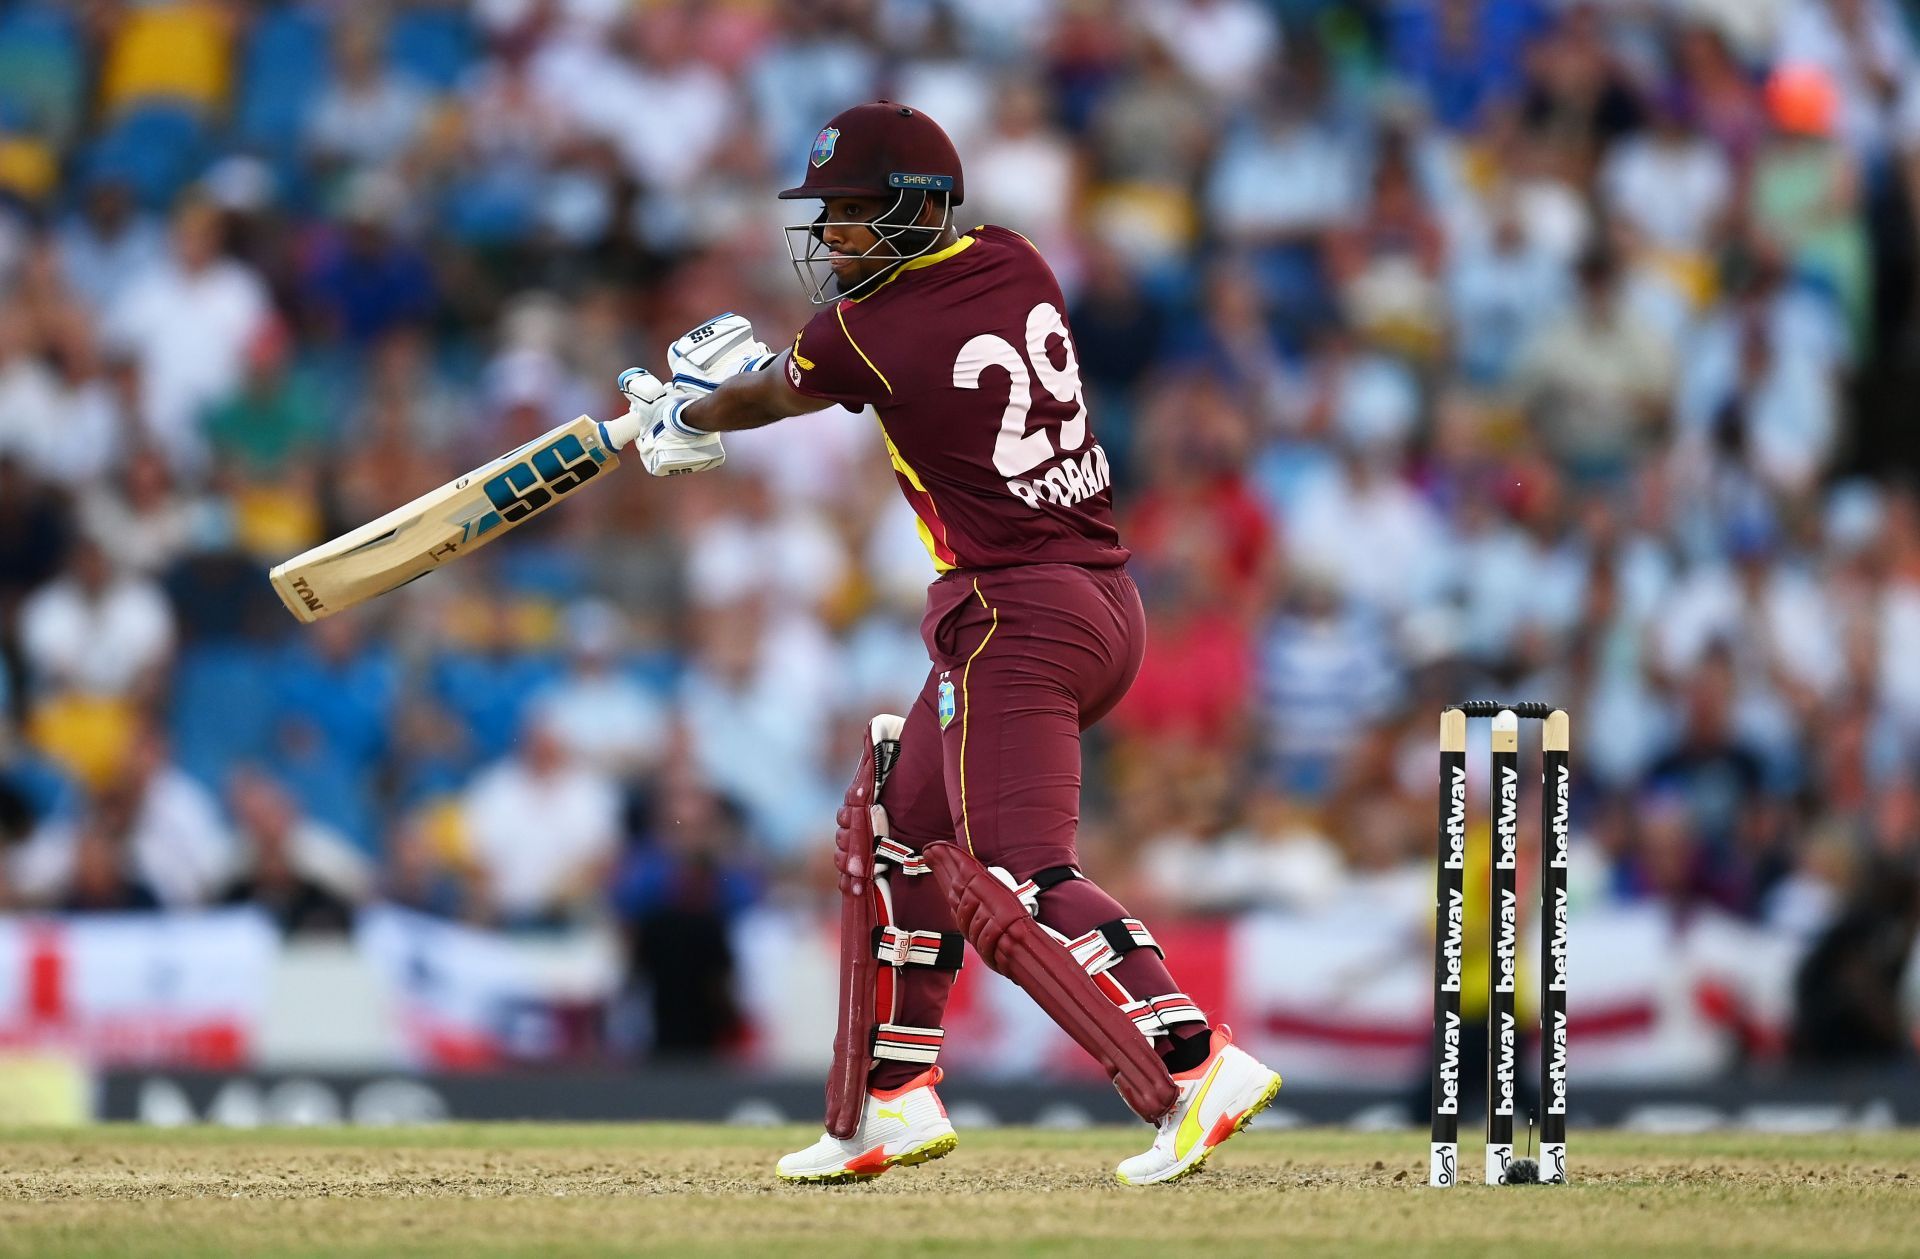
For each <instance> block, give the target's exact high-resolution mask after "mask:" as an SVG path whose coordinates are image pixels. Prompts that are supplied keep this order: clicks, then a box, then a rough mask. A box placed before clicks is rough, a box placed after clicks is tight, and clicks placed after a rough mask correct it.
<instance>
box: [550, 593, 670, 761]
mask: <svg viewBox="0 0 1920 1259" xmlns="http://www.w3.org/2000/svg"><path fill="white" fill-rule="evenodd" d="M565 634H566V646H567V671H566V673H565V674H563V675H562V676H561V677H560V678H559V679H558V680H557V681H555V682H554V684H553V685H552V686H551V687H550V688H548V689H547V690H546V691H545V692H544V693H542V694H541V695H540V696H538V697H536V698H535V699H534V701H533V711H534V712H535V713H536V714H538V716H537V717H536V718H535V719H536V720H537V721H539V722H540V723H541V724H542V725H544V726H545V727H547V728H548V729H550V730H552V731H553V733H554V735H555V737H556V738H558V739H559V740H560V742H561V743H562V744H564V745H565V747H566V750H567V752H568V754H569V755H570V756H571V757H573V759H575V760H576V761H578V762H579V763H581V764H582V765H586V766H589V767H591V768H592V769H594V770H596V771H598V772H600V773H604V774H607V775H609V776H610V777H613V778H615V779H620V780H627V779H630V778H631V777H633V776H634V775H637V774H643V773H646V772H647V771H649V770H652V769H653V768H655V767H656V766H657V765H658V764H659V761H660V758H661V756H662V754H663V753H664V751H665V748H666V741H667V713H666V711H665V707H664V705H663V704H662V703H661V702H660V699H659V698H658V697H657V696H655V695H654V694H653V693H652V692H651V691H649V690H648V689H647V688H646V687H644V686H642V685H641V684H640V683H639V682H638V681H636V680H635V679H634V678H633V677H632V676H631V675H630V674H629V673H628V672H627V671H626V668H625V666H626V664H627V649H628V648H627V642H626V638H627V629H626V624H625V622H624V620H623V618H622V617H621V615H620V613H619V611H618V610H617V609H616V608H614V607H613V606H611V605H610V604H606V603H602V602H599V601H597V600H593V601H585V600H583V601H581V602H580V603H576V604H574V605H573V606H572V607H571V608H569V609H568V610H567V619H566V628H565Z"/></svg>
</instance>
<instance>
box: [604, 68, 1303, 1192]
mask: <svg viewBox="0 0 1920 1259" xmlns="http://www.w3.org/2000/svg"><path fill="white" fill-rule="evenodd" d="M965 195H966V183H965V178H964V176H963V174H962V171H961V166H960V158H959V155H958V153H956V152H955V150H954V147H953V142H952V141H951V140H949V139H948V138H947V135H946V133H945V132H944V131H942V130H941V128H940V127H939V126H938V124H936V123H935V122H934V121H933V119H931V118H929V117H927V116H926V115H925V114H923V113H920V112H919V111H917V110H914V109H910V108H907V107H906V106H903V105H899V104H895V103H892V102H888V101H875V102H871V103H869V104H865V105H859V106H856V107H854V108H852V109H849V110H847V111H846V112H844V113H842V114H840V115H839V116H838V117H836V118H834V119H833V120H832V121H831V122H829V123H828V124H827V125H826V126H825V127H823V128H821V130H820V133H819V135H818V136H817V137H816V138H815V140H814V142H813V148H812V150H811V152H810V153H809V154H808V155H807V167H806V177H805V179H803V180H802V181H801V183H800V184H799V185H798V186H797V187H793V188H789V189H787V190H786V191H784V192H782V193H780V196H781V198H783V199H787V200H812V201H818V202H820V203H821V209H820V212H819V213H818V214H817V215H815V216H814V217H813V219H812V220H811V221H810V222H807V223H802V224H796V225H795V226H792V227H789V228H788V229H787V232H788V254H789V257H790V258H791V260H792V261H793V264H794V268H795V271H796V273H797V274H799V276H800V277H801V280H802V283H803V285H804V286H805V287H806V289H807V296H808V299H809V300H810V301H811V302H812V303H813V304H814V305H816V306H818V307H820V311H819V313H818V314H816V315H815V316H814V317H813V319H812V320H811V321H810V322H808V324H807V325H806V327H804V328H803V329H801V331H800V333H799V335H797V336H796V337H795V338H794V339H793V343H792V345H790V346H788V347H787V348H786V349H784V350H781V351H778V352H770V351H769V350H768V348H767V347H766V346H765V345H763V344H761V343H760V342H759V341H757V340H755V339H754V335H753V329H752V328H751V327H750V326H749V325H748V323H747V321H746V320H745V319H742V318H740V317H739V316H737V315H724V316H721V317H719V318H717V319H714V320H711V321H709V322H707V323H705V324H703V325H701V326H700V327H698V328H696V329H694V330H693V331H692V332H689V333H688V334H687V335H686V336H685V337H682V338H681V339H680V340H679V341H678V342H676V343H675V344H674V345H673V347H672V348H671V350H670V351H669V355H668V365H669V369H670V371H671V376H672V379H671V380H670V381H666V382H662V381H659V380H657V379H656V378H654V377H653V376H651V375H650V374H648V373H647V372H646V371H645V370H644V369H640V368H633V369H629V370H628V371H627V372H625V373H623V374H622V376H621V388H622V390H623V391H624V392H625V393H626V395H627V396H628V398H629V399H630V400H631V402H632V403H633V408H634V411H635V413H636V414H637V415H638V417H639V419H640V420H641V432H640V437H639V438H638V442H637V445H638V448H639V450H640V452H641V454H642V456H643V459H644V462H645V463H646V466H647V467H648V469H649V470H650V471H655V472H661V473H664V472H669V471H671V472H691V471H699V470H701V469H703V468H708V467H713V466H717V465H718V464H720V463H721V462H723V461H724V460H725V458H726V453H725V450H724V448H723V447H722V445H721V437H720V434H722V433H731V432H738V431H740V430H743V429H751V428H760V427H762V426H764V425H767V424H772V423H774V422H775V421H778V420H784V419H788V418H790V417H793V416H797V415H804V414H806V413H808V412H811V411H818V410H820V409H822V408H824V407H827V406H829V405H832V404H835V403H838V404H840V405H843V406H847V407H852V408H856V409H858V408H864V407H872V408H873V409H874V411H875V412H876V413H877V415H878V417H879V420H880V427H881V431H882V435H883V437H884V439H885V442H886V448H887V454H888V457H889V458H890V459H891V461H892V464H893V470H894V474H895V476H896V477H897V479H898V481H899V483H900V488H901V491H902V492H903V493H904V494H905V495H906V496H907V500H908V502H909V503H911V504H912V506H913V510H914V512H915V514H916V515H917V516H918V518H919V531H920V539H921V541H922V542H923V543H924V544H925V545H926V548H927V552H928V554H929V555H931V556H932V558H933V565H934V568H935V569H936V570H937V572H938V576H937V577H936V578H935V580H934V581H933V584H932V585H931V586H930V587H929V588H928V594H927V610H926V616H925V618H924V619H923V620H922V622H921V626H920V633H921V637H922V639H923V640H924V641H925V643H926V648H927V653H928V655H929V656H930V657H931V660H932V667H931V668H930V669H929V670H928V673H927V680H926V684H925V685H924V686H923V687H922V688H921V690H920V695H919V698H918V699H917V700H916V701H915V702H914V704H913V707H912V709H911V710H910V711H909V713H908V715H907V716H906V717H905V718H900V717H895V716H888V715H882V716H878V717H875V718H874V719H873V720H872V722H871V723H870V725H869V728H868V734H867V739H866V743H865V747H864V749H863V751H862V754H861V758H860V764H859V768H858V770H857V771H856V773H855V775H854V779H853V783H852V785H851V786H850V787H849V788H848V790H847V794H846V801H845V804H844V806H843V807H842V808H841V810H840V812H839V817H838V821H839V830H838V833H837V836H836V845H837V852H836V862H837V865H838V867H839V870H840V888H841V892H842V895H843V903H842V914H841V940H840V949H841V992H840V1001H839V1032H838V1035H837V1036H836V1038H835V1043H834V1063H833V1068H832V1075H831V1077H830V1079H829V1081H828V1085H827V1123H826V1128H827V1131H826V1132H825V1134H823V1135H822V1136H821V1138H820V1139H819V1140H818V1141H816V1142H814V1143H813V1144H812V1145H810V1146H808V1147H807V1148H806V1149H804V1150H799V1151H796V1152H794V1153H792V1154H789V1155H787V1156H786V1157H785V1158H782V1159H781V1160H780V1162H779V1167H778V1172H779V1175H780V1177H781V1178H782V1179H785V1180H792V1181H846V1180H860V1179H867V1178H870V1177H873V1176H877V1175H879V1174H880V1173H882V1172H885V1171H886V1170H887V1169H889V1168H891V1167H895V1166H901V1165H906V1164H914V1163H922V1162H925V1161H926V1160H928V1159H933V1158H939V1157H941V1156H942V1155H945V1154H947V1153H949V1152H951V1151H952V1150H953V1149H954V1148H955V1146H956V1145H957V1144H958V1140H959V1139H958V1137H957V1136H956V1134H955V1132H954V1129H953V1125H952V1124H951V1123H950V1122H948V1119H947V1112H946V1107H945V1106H943V1105H942V1104H941V1102H940V1098H939V1095H938V1094H937V1093H936V1092H935V1089H936V1087H937V1086H938V1085H939V1083H940V1079H941V1071H940V1067H939V1065H938V1058H939V1054H940V1046H941V1041H942V1039H943V1037H944V1032H943V1030H942V1028H941V1017H942V1014H943V1011H944V1009H945V1006H946V1002H947V996H948V994H949V992H950V991H951V990H952V987H953V978H954V974H955V972H956V971H958V970H959V968H960V965H961V960H962V954H963V952H964V950H963V944H962V942H963V941H965V942H967V943H971V944H972V945H973V947H974V950H975V951H976V952H977V953H978V954H979V956H980V957H981V958H982V959H983V960H984V961H985V962H986V963H987V965H989V966H991V967H993V969H995V970H997V971H999V972H1000V973H1002V974H1004V975H1005V976H1007V977H1008V978H1009V979H1011V980H1012V981H1013V982H1014V983H1016V984H1018V985H1020V987H1021V988H1023V989H1024V990H1025V991H1026V992H1027V993H1028V994H1029V995H1031V996H1032V997H1033V999H1034V1000H1035V1001H1036V1002H1037V1003H1038V1004H1039V1005H1040V1006H1041V1007H1042V1008H1043V1009H1044V1010H1045V1011H1046V1012H1047V1013H1048V1014H1049V1015H1051V1016H1052V1017H1053V1019H1054V1020H1055V1021H1056V1022H1057V1023H1059V1025H1060V1026H1061V1027H1062V1028H1063V1029H1064V1030H1065V1031H1066V1032H1067V1034H1068V1035H1070V1036H1071V1037H1072V1038H1073V1039H1074V1040H1075V1041H1076V1042H1077V1043H1078V1044H1079V1045H1080V1046H1081V1047H1082V1048H1084V1049H1085V1050H1086V1051H1087V1052H1088V1053H1090V1054H1091V1055H1093V1057H1094V1058H1095V1059H1096V1060H1097V1061H1098V1062H1099V1063H1100V1064H1101V1065H1102V1066H1103V1067H1104V1068H1105V1069H1106V1071H1107V1072H1108V1074H1109V1075H1110V1076H1111V1077H1112V1079H1113V1081H1114V1085H1115V1087H1116V1088H1117V1089H1118V1090H1119V1091H1120V1094H1121V1096H1122V1097H1123V1098H1124V1099H1125V1100H1126V1102H1127V1103H1128V1105H1129V1106H1131V1107H1132V1109H1133V1110H1134V1111H1135V1112H1136V1113H1137V1114H1138V1115H1139V1116H1140V1117H1141V1118H1142V1119H1143V1120H1145V1121H1147V1122H1148V1123H1150V1124H1153V1125H1155V1127H1156V1133H1155V1136H1154V1140H1153V1144H1152V1145H1151V1146H1150V1147H1149V1148H1148V1149H1147V1150H1145V1151H1144V1152H1142V1153H1140V1154H1137V1155H1135V1156H1134V1157H1132V1158H1129V1159H1127V1160H1125V1161H1124V1162H1122V1163H1121V1164H1120V1165H1119V1167H1118V1168H1117V1169H1116V1173H1115V1174H1116V1175H1117V1176H1118V1178H1119V1179H1120V1180H1121V1181H1122V1182H1123V1183H1125V1184H1128V1185H1151V1184H1159V1183H1162V1182H1165V1181H1170V1180H1175V1179H1178V1178H1179V1177H1181V1176H1184V1175H1186V1174H1187V1173H1188V1172H1191V1171H1193V1170H1194V1169H1196V1168H1197V1167H1199V1166H1200V1164H1201V1163H1202V1162H1204V1161H1205V1159H1206V1158H1207V1156H1208V1155H1209V1154H1210V1153H1211V1152H1212V1150H1213V1148H1214V1147H1215V1146H1217V1145H1219V1144H1220V1143H1221V1142H1223V1141H1225V1140H1226V1139H1227V1138H1228V1137H1230V1136H1232V1135H1233V1134H1234V1133H1235V1132H1237V1131H1239V1130H1240V1129H1241V1128H1243V1127H1245V1126H1246V1124H1247V1121H1248V1120H1250V1119H1251V1118H1252V1117H1253V1116H1254V1115H1255V1114H1257V1113H1258V1112H1259V1111H1260V1110H1262V1109H1263V1108H1265V1107H1266V1106H1267V1104H1268V1103H1270V1102H1271V1101H1272V1100H1273V1098H1274V1096H1275V1094H1276V1093H1278V1091H1279V1089H1280V1077H1279V1076H1278V1075H1276V1074H1274V1073H1273V1072H1272V1071H1270V1070H1268V1069H1267V1068H1266V1067H1265V1066H1263V1065H1261V1064H1260V1063H1259V1062H1257V1061H1255V1060H1254V1059H1253V1058H1252V1057H1251V1056H1250V1055H1248V1054H1247V1053H1245V1052H1244V1051H1243V1050H1241V1049H1239V1048H1237V1047H1236V1046H1235V1045H1234V1043H1233V1037H1232V1033H1231V1031H1230V1030H1229V1029H1228V1028H1227V1027H1225V1026H1224V1025H1213V1024H1210V1023H1209V1020H1208V1018H1207V1015H1206V1014H1205V1013H1204V1012H1203V1011H1201V1010H1200V1009H1199V1008H1198V1007H1197V1006H1196V1005H1195V1004H1194V1003H1193V1001H1192V1000H1191V999H1190V998H1188V997H1187V995H1186V994H1185V993H1183V992H1181V991H1180V986H1179V984H1178V983H1176V982H1175V980H1174V978H1173V975H1172V974H1171V973H1170V972H1169V970H1168V968H1167V964H1166V960H1165V954H1164V953H1163V951H1162V950H1161V948H1160V946H1159V945H1158V944H1156V943H1155V941H1154V938H1153V935H1152V933H1151V932H1149V931H1148V930H1147V928H1146V926H1145V924H1143V923H1142V922H1141V921H1140V920H1139V919H1137V918H1133V917H1130V916H1129V915H1128V914H1127V911H1126V909H1125V908H1123V907H1122V906H1121V905H1120V904H1119V903H1118V902H1117V901H1115V900H1114V898H1113V897H1111V896H1109V895H1108V894H1107V893H1106V892H1105V891H1103V890H1102V889H1101V887H1100V885H1099V884H1098V883H1096V882H1094V881H1093V880H1092V879H1091V878H1089V877H1088V875H1087V874H1086V872H1085V871H1083V870H1082V869H1081V868H1080V862H1079V857H1078V855H1077V853H1076V852H1075V847H1074V837H1075V828H1076V826H1077V823H1078V820H1079V814H1080V732H1081V731H1082V730H1085V729H1086V728H1087V727H1089V726H1091V725H1093V724H1094V723H1095V722H1097V721H1099V720H1100V719H1101V718H1102V717H1103V716H1105V715H1106V714H1107V713H1108V712H1109V711H1111V710H1112V708H1113V706H1114V705H1115V704H1116V703H1118V702H1119V700H1120V698H1121V697H1122V696H1123V695H1125V694H1126V692H1127V688H1128V686H1129V685H1131V683H1132V682H1133V678H1134V675H1135V674H1136V673H1137V672H1138V670H1139V667H1140V660H1141V653H1142V651H1143V648H1144V645H1145V636H1146V627H1145V617H1144V613H1143V612H1142V609H1141V605H1140V595H1139V592H1138V590H1136V589H1135V587H1134V583H1133V579H1132V578H1131V577H1130V576H1129V575H1128V573H1127V568H1126V563H1127V556H1128V552H1127V549H1126V548H1125V547H1124V546H1122V545H1121V543H1120V536H1119V533H1118V531H1117V530H1116V529H1115V527H1114V523H1113V501H1112V493H1111V490H1110V487H1109V479H1110V477H1109V472H1108V466H1107V457H1106V454H1105V452H1103V451H1102V450H1101V448H1100V445H1099V443H1098V442H1097V441H1096V440H1095V437H1094V432H1093V428H1092V424H1091V422H1090V419H1089V416H1088V414H1087V407H1086V401H1085V398H1084V395H1083V393H1082V390H1081V384H1080V371H1079V365H1078V363H1077V362H1076V360H1075V356H1074V348H1073V337H1072V333H1071V332H1070V331H1069V329H1068V327H1067V322H1066V315H1065V301H1064V299H1063V298H1062V296H1061V293H1060V286H1059V284H1058V282H1057V281H1055V279H1054V277H1053V272H1052V271H1051V269H1050V268H1049V267H1048V266H1047V263H1046V261H1045V260H1044V259H1043V258H1041V256H1040V255H1039V253H1038V252H1036V251H1035V249H1034V247H1033V245H1032V244H1031V243H1030V242H1028V241H1027V240H1026V238H1024V237H1022V236H1021V235H1019V234H1018V233H1016V232H1013V231H1009V230H1008V229H1006V228H1003V227H976V228H973V229H971V230H968V231H965V232H961V231H959V230H957V229H956V226H955V219H954V210H955V207H957V206H959V205H960V204H962V202H963V201H964V200H965Z"/></svg>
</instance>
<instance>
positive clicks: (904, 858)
mask: <svg viewBox="0 0 1920 1259" xmlns="http://www.w3.org/2000/svg"><path fill="white" fill-rule="evenodd" d="M873 855H874V857H875V859H877V860H880V861H885V862H887V863H889V864H891V865H893V866H896V867H898V868H899V870H900V873H902V874H904V875H907V876H909V877H915V876H918V875H922V874H925V873H926V872H927V862H926V858H924V857H922V856H921V855H920V854H919V853H917V852H915V851H914V850H913V849H911V848H909V847H908V846H907V845H905V844H903V843H901V842H900V841H899V840H897V839H895V838H893V837H892V836H891V835H882V836H880V837H879V838H878V839H876V840H874V842H873Z"/></svg>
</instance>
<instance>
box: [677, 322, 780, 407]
mask: <svg viewBox="0 0 1920 1259" xmlns="http://www.w3.org/2000/svg"><path fill="white" fill-rule="evenodd" d="M772 353H773V352H772V351H771V350H769V349H768V348H767V347H766V345H765V344H764V343H762V342H761V341H759V340H757V339H755V337H754V335H753V325H752V324H751V323H750V322H748V321H747V319H746V317H745V316H743V315H736V314H733V313H732V312H728V313H727V314H724V315H718V316H716V317H714V318H712V319H709V320H707V322H705V323H703V324H701V325H700V326H699V327H697V328H695V329H693V330H692V331H691V332H689V333H687V334H686V335H685V336H683V337H681V338H680V339H679V340H678V341H675V342H674V343H673V344H672V345H671V346H670V347H668V349H667V371H668V372H670V373H671V374H672V376H673V383H674V384H675V385H676V386H679V387H682V388H686V389H694V390H698V391H699V392H701V393H711V392H713V391H714V390H715V389H717V388H719V387H720V382H721V381H723V380H725V379H726V378H727V377H729V376H733V375H736V374H738V373H740V372H742V371H751V370H754V369H755V368H757V367H760V366H762V365H764V363H765V362H766V360H767V359H769V358H771V357H772Z"/></svg>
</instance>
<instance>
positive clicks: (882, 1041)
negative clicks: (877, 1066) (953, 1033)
mask: <svg viewBox="0 0 1920 1259" xmlns="http://www.w3.org/2000/svg"><path fill="white" fill-rule="evenodd" d="M946 1035H947V1033H946V1030H945V1029H944V1028H939V1027H908V1026H907V1025H906V1024H904V1023H882V1024H880V1026H878V1027H876V1028H874V1029H873V1056H874V1057H876V1058H891V1059H892V1060H893V1061H895V1062H932V1061H934V1060H935V1059H937V1058H938V1057H939V1056H940V1042H941V1041H943V1040H945V1039H946Z"/></svg>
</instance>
